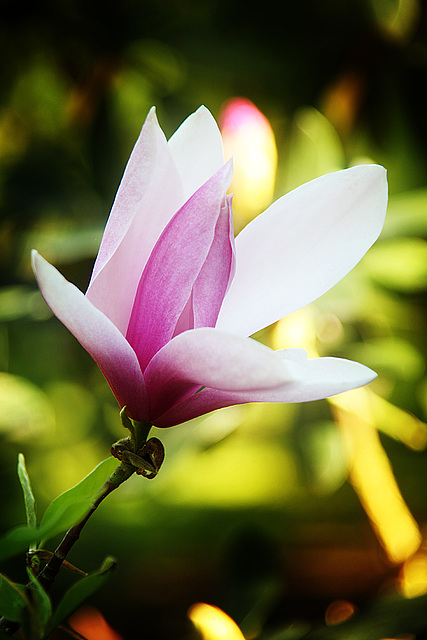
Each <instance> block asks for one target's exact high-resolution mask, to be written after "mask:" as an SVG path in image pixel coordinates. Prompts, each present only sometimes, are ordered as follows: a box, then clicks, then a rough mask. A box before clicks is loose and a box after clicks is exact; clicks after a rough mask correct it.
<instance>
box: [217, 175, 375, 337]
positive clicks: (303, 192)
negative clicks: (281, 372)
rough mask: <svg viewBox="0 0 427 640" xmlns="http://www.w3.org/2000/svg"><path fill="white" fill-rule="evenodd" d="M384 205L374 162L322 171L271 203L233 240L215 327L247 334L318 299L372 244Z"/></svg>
mask: <svg viewBox="0 0 427 640" xmlns="http://www.w3.org/2000/svg"><path fill="white" fill-rule="evenodd" d="M386 207H387V182H386V172H385V170H384V168H383V167H380V166H378V165H361V166H357V167H353V168H351V169H345V170H343V171H337V172H335V173H330V174H328V175H325V176H322V177H320V178H316V179H315V180H312V181H311V182H308V183H307V184H304V185H302V186H301V187H298V188H297V189H294V190H293V191H291V192H290V193H288V194H286V195H285V196H283V197H282V198H280V199H279V200H277V201H276V202H275V203H274V204H273V205H271V207H269V208H268V209H267V210H266V211H265V212H264V213H263V214H261V215H259V216H258V217H257V218H255V220H253V221H252V222H251V223H250V224H248V225H247V226H246V227H245V229H243V231H242V232H241V233H240V234H239V235H238V237H237V238H236V274H235V277H234V280H233V282H232V284H231V287H230V289H229V291H228V293H227V295H226V297H225V299H224V302H223V306H222V309H221V311H220V315H219V318H218V322H217V325H216V326H217V327H218V328H220V329H224V330H225V331H232V332H236V333H239V334H240V335H252V334H253V333H255V332H256V331H258V330H259V329H262V328H263V327H266V326H268V325H269V324H272V323H273V322H275V321H276V320H279V319H280V318H283V317H284V316H285V315H288V314H289V313H291V312H292V311H296V310H297V309H300V308H301V307H303V306H305V305H306V304H308V303H309V302H312V301H313V300H315V299H316V298H318V297H319V296H321V295H322V294H323V293H325V292H326V291H328V290H329V289H330V288H331V287H333V286H334V285H335V284H336V283H337V282H338V281H339V280H341V279H342V278H343V277H344V276H345V275H346V274H347V273H348V272H349V271H350V270H351V269H352V268H353V267H354V266H355V265H356V264H357V263H358V262H359V260H360V259H361V258H362V257H363V255H364V254H365V253H366V251H367V250H368V249H369V247H371V245H372V244H373V243H374V242H375V240H376V239H377V237H378V235H379V234H380V232H381V229H382V226H383V223H384V217H385V212H386Z"/></svg>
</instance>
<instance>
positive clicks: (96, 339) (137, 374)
mask: <svg viewBox="0 0 427 640" xmlns="http://www.w3.org/2000/svg"><path fill="white" fill-rule="evenodd" d="M32 264H33V270H34V274H35V276H36V278H37V282H38V284H39V287H40V291H41V292H42V295H43V297H44V299H45V300H46V302H47V304H48V306H49V307H50V308H51V310H52V311H53V313H54V314H55V315H56V316H57V318H59V320H61V322H63V324H64V325H65V326H66V327H67V328H68V329H69V330H70V331H71V333H72V334H73V335H74V336H75V337H76V338H77V340H78V341H79V342H80V344H81V345H82V346H83V347H84V348H85V349H86V351H87V352H88V353H89V354H90V355H91V356H92V358H93V359H94V360H95V362H96V363H97V364H98V366H99V368H100V369H101V371H102V373H103V374H104V376H105V378H106V380H107V382H108V384H109V385H110V387H111V389H112V391H113V393H114V395H115V396H116V398H117V401H118V403H119V405H120V406H121V407H123V406H124V405H127V406H128V415H129V416H130V417H132V418H134V419H135V420H141V421H143V420H147V419H148V400H147V392H146V389H145V383H144V378H143V376H142V372H141V368H140V366H139V363H138V359H137V357H136V355H135V352H134V351H133V349H132V347H131V346H130V344H129V343H128V342H127V341H126V339H125V338H124V337H123V335H122V334H121V333H120V331H119V330H118V329H117V328H116V327H115V326H114V324H113V323H112V322H111V321H110V320H109V319H108V318H107V317H106V316H105V315H104V314H103V313H102V312H101V311H99V310H98V309H97V308H96V307H94V306H93V304H92V303H91V302H90V301H89V300H88V299H87V297H86V296H85V295H84V294H83V293H82V292H81V291H80V290H79V289H77V287H75V286H74V285H73V284H71V283H70V282H68V281H67V280H66V279H65V278H64V277H63V276H62V275H61V274H60V273H59V271H57V270H56V269H55V267H53V266H52V265H51V264H49V263H48V262H46V260H44V258H42V257H41V256H40V255H39V254H38V253H37V251H33V252H32Z"/></svg>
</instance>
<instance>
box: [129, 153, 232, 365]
mask: <svg viewBox="0 0 427 640" xmlns="http://www.w3.org/2000/svg"><path fill="white" fill-rule="evenodd" d="M230 180H231V165H230V163H227V164H226V165H224V167H223V168H222V169H220V170H219V171H218V172H217V173H216V174H215V175H214V176H213V177H212V178H211V179H210V180H208V181H207V182H206V183H205V184H204V185H203V186H202V187H200V189H198V190H197V191H196V193H195V194H194V195H193V196H192V197H191V198H190V199H189V200H188V201H187V202H186V203H185V204H184V205H183V207H181V209H180V210H179V211H178V213H177V214H176V215H175V216H174V217H173V218H172V220H171V221H170V222H169V224H168V225H167V227H166V228H165V229H164V231H163V233H162V235H161V236H160V238H159V240H158V242H157V244H156V246H155V247H154V249H153V251H152V252H151V255H150V258H149V260H148V262H147V265H146V267H145V269H144V273H143V274H142V277H141V280H140V282H139V285H138V290H137V294H136V297H135V302H134V305H133V309H132V314H131V317H130V321H129V326H128V331H127V334H126V338H127V340H128V341H129V343H130V344H131V345H132V347H133V349H134V350H135V352H136V354H137V356H138V360H139V362H140V365H141V368H142V370H144V369H145V367H146V366H147V364H148V363H149V361H150V360H151V358H152V357H153V356H154V354H155V353H156V352H157V351H158V350H159V349H161V347H163V345H165V344H166V343H167V342H168V341H169V340H170V339H171V338H172V337H173V335H174V333H175V327H176V325H177V322H178V320H179V318H180V316H181V314H182V312H183V311H184V309H185V307H186V305H187V302H188V300H189V298H190V295H191V292H192V289H193V285H194V282H195V281H196V279H197V277H198V275H199V273H200V270H201V269H202V267H203V263H204V262H205V260H206V258H207V256H208V254H209V251H210V248H211V245H212V242H213V240H214V237H215V228H216V224H217V220H218V217H219V215H220V213H221V210H222V208H223V206H224V202H225V192H226V190H227V188H228V186H229V184H230ZM227 233H228V231H227Z"/></svg>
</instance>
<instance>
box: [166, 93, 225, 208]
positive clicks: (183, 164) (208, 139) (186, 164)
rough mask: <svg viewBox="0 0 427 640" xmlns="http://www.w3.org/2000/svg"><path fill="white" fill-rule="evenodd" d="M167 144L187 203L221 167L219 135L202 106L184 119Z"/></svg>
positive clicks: (211, 117) (220, 141)
mask: <svg viewBox="0 0 427 640" xmlns="http://www.w3.org/2000/svg"><path fill="white" fill-rule="evenodd" d="M168 144H169V148H170V151H171V153H172V157H173V159H174V161H175V164H176V167H177V169H178V172H179V175H180V177H181V181H182V184H183V185H184V194H185V200H188V198H189V197H190V196H191V195H192V194H193V193H194V192H195V191H197V189H199V187H201V186H202V184H204V183H205V182H206V180H208V179H209V178H210V177H211V176H213V175H214V173H216V172H217V171H219V169H220V168H221V167H222V165H223V164H224V152H223V148H222V137H221V133H220V131H219V129H218V125H217V123H216V122H215V119H214V117H213V116H212V114H211V113H210V112H209V110H208V109H206V107H204V106H202V107H199V109H197V111H196V112H195V113H193V114H192V115H191V116H189V117H188V118H187V119H186V120H184V122H183V123H182V125H181V126H180V127H179V128H178V129H177V130H176V131H175V133H174V134H173V136H172V137H171V138H170V140H169V142H168Z"/></svg>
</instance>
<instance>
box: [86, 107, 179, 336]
mask: <svg viewBox="0 0 427 640" xmlns="http://www.w3.org/2000/svg"><path fill="white" fill-rule="evenodd" d="M183 203H184V193H183V187H182V183H181V179H180V177H179V175H178V172H177V170H176V167H175V163H174V161H173V159H172V156H171V153H170V150H169V147H168V144H167V141H166V138H165V136H164V134H163V131H162V130H161V128H160V126H159V124H158V122H157V118H156V114H155V111H154V109H152V110H151V111H150V113H149V115H148V117H147V119H146V121H145V124H144V127H143V129H142V131H141V134H140V137H139V138H138V141H137V142H136V145H135V147H134V150H133V152H132V155H131V157H130V159H129V162H128V164H127V167H126V170H125V173H124V175H123V178H122V181H121V183H120V187H119V190H118V192H117V195H116V198H115V201H114V204H113V207H112V210H111V213H110V217H109V219H108V222H107V225H106V227H105V231H104V235H103V238H102V242H101V247H100V249H99V253H98V257H97V259H96V262H95V266H94V270H93V274H92V278H91V281H90V284H89V287H88V290H87V292H86V295H87V297H88V299H89V300H90V301H91V302H92V304H94V305H95V306H96V307H97V308H98V309H100V310H101V311H103V313H105V315H106V316H107V317H109V318H110V320H111V321H112V322H114V324H115V325H116V326H117V327H118V328H119V329H120V331H121V332H122V333H123V335H125V334H126V330H127V325H128V322H129V317H130V313H131V310H132V305H133V301H134V298H135V294H136V289H137V286H138V282H139V279H140V277H141V274H142V272H143V269H144V266H145V264H146V262H147V260H148V257H149V255H150V253H151V251H152V249H153V247H154V245H155V244H156V242H157V240H158V238H159V236H160V234H161V233H162V231H163V229H164V228H165V226H166V225H167V224H168V222H169V221H170V219H171V218H172V217H173V215H175V213H176V212H177V211H178V209H179V207H180V206H181V205H182V204H183Z"/></svg>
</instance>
